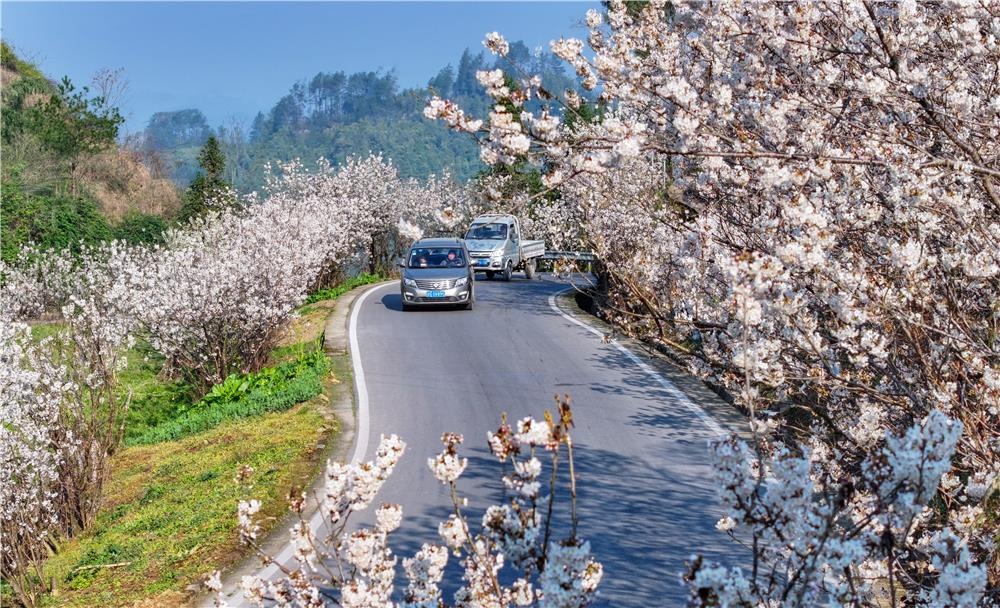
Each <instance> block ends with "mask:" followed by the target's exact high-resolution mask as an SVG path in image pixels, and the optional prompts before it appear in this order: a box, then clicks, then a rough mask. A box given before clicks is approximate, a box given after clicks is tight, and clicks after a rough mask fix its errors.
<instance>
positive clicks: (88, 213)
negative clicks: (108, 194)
mask: <svg viewBox="0 0 1000 608" xmlns="http://www.w3.org/2000/svg"><path fill="white" fill-rule="evenodd" d="M0 215H2V220H0V222H2V223H0V231H2V232H3V235H4V237H3V244H2V246H0V247H2V257H3V259H4V261H6V262H12V261H13V260H14V259H15V258H16V257H17V254H18V252H19V251H20V250H21V248H22V247H23V246H24V245H26V244H28V243H35V244H37V245H38V246H40V247H41V248H42V249H69V250H70V251H72V252H73V253H74V254H79V253H80V251H81V249H82V247H83V246H84V245H87V244H95V243H98V242H100V241H104V240H108V239H110V238H112V236H113V234H114V233H113V232H112V230H111V226H110V225H108V222H107V220H105V219H104V217H103V216H102V215H101V214H100V211H98V209H97V204H96V203H95V202H94V201H93V200H91V199H89V198H85V197H74V196H65V195H59V194H49V195H42V196H28V195H26V194H25V193H24V192H23V191H22V190H21V189H20V188H19V187H18V186H17V185H16V184H4V189H3V197H2V213H0Z"/></svg>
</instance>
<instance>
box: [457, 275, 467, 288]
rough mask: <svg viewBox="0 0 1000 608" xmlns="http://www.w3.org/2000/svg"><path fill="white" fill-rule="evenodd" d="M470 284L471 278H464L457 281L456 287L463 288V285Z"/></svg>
mask: <svg viewBox="0 0 1000 608" xmlns="http://www.w3.org/2000/svg"><path fill="white" fill-rule="evenodd" d="M468 282H469V277H462V278H460V279H458V280H457V281H455V287H461V286H462V285H465V284H466V283H468Z"/></svg>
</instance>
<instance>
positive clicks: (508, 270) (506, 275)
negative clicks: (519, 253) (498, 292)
mask: <svg viewBox="0 0 1000 608" xmlns="http://www.w3.org/2000/svg"><path fill="white" fill-rule="evenodd" d="M513 272H514V265H513V264H511V262H510V260H507V265H506V266H504V267H503V280H504V281H509V280H510V275H511V273H513Z"/></svg>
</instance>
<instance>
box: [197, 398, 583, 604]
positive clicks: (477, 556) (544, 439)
mask: <svg viewBox="0 0 1000 608" xmlns="http://www.w3.org/2000/svg"><path fill="white" fill-rule="evenodd" d="M559 414H560V416H559V421H558V422H553V423H547V422H536V421H535V420H533V419H531V418H525V419H523V420H521V421H520V422H519V423H518V428H519V432H518V433H515V432H514V429H512V428H511V427H510V426H508V425H507V424H506V423H503V424H502V425H501V426H500V428H499V429H498V430H497V431H496V432H495V433H490V434H489V440H490V444H491V447H492V449H493V451H494V453H495V454H498V455H499V454H503V455H504V456H503V458H504V459H507V458H509V459H511V460H512V463H513V466H514V468H515V473H513V474H512V475H510V476H508V477H507V478H505V479H504V482H505V483H507V484H508V486H510V485H511V484H517V485H518V486H519V487H520V488H521V491H520V492H518V493H516V494H515V495H514V496H513V497H512V499H511V502H510V503H509V504H503V505H493V506H490V507H488V508H487V510H486V514H485V515H484V516H483V522H482V532H481V533H479V534H475V535H473V534H472V533H471V532H470V530H469V521H468V520H467V519H466V517H465V516H464V515H463V513H462V509H463V507H464V506H465V502H466V501H465V500H464V499H463V498H461V497H460V496H459V494H458V489H457V484H456V483H455V482H456V481H457V479H458V478H459V476H460V475H461V472H462V470H463V469H464V467H465V465H466V464H467V461H466V459H465V458H459V457H458V455H457V450H458V447H459V446H460V445H461V443H462V440H463V438H462V436H461V435H458V434H455V433H445V434H444V435H443V436H442V438H441V440H442V443H443V444H444V451H443V453H442V455H441V456H438V457H437V458H431V459H430V461H429V462H428V465H429V466H430V468H431V469H432V470H433V471H434V473H435V475H436V476H437V477H438V478H439V480H441V481H442V482H443V483H446V484H449V485H450V487H451V490H452V500H453V507H454V513H453V514H452V515H451V516H450V517H449V518H448V519H447V520H446V521H444V522H442V523H441V524H440V526H439V527H438V532H439V534H440V536H441V538H442V540H443V541H444V543H445V545H444V546H442V545H435V544H424V545H423V546H422V547H421V548H420V550H419V551H418V552H417V553H416V555H414V556H413V557H410V558H405V559H403V560H402V565H403V571H404V573H405V575H406V578H407V585H406V588H405V589H404V590H403V592H402V599H401V601H398V602H397V601H395V600H394V598H393V593H394V587H393V584H394V579H395V574H396V565H397V562H398V560H397V558H396V557H395V556H394V555H393V553H392V551H391V550H390V549H389V536H390V535H391V534H392V533H393V532H394V531H395V530H396V529H398V527H399V525H400V523H401V521H402V509H401V508H400V507H399V505H390V504H383V505H382V506H381V507H379V508H378V509H377V510H376V512H375V522H376V524H375V527H374V528H360V529H357V530H355V531H354V532H350V533H349V532H348V530H347V522H348V518H349V517H350V516H351V515H352V514H353V513H356V512H358V511H360V510H362V509H365V508H367V507H368V506H369V505H370V504H371V503H372V501H373V499H374V498H375V495H376V493H377V492H378V490H379V488H380V487H381V486H382V484H383V483H384V482H385V480H386V479H387V478H388V476H389V475H390V474H391V473H392V470H393V468H394V467H395V465H396V463H397V462H398V460H399V458H400V456H401V455H402V453H403V449H404V447H405V445H404V444H403V442H402V441H401V440H400V439H399V438H398V437H395V436H390V437H383V438H382V441H381V443H380V444H379V448H378V452H377V454H376V457H375V459H374V460H372V461H370V462H364V463H359V464H356V465H344V464H339V463H332V462H331V463H330V464H329V466H328V471H327V486H326V491H325V494H324V496H323V497H321V509H322V513H323V514H324V516H325V517H326V518H327V519H328V523H330V524H331V533H330V536H329V537H328V538H327V539H326V542H325V544H323V545H322V546H320V545H317V543H316V542H315V541H314V539H313V538H312V535H311V533H309V532H308V526H307V525H306V524H305V522H304V521H303V522H302V523H300V524H297V525H296V526H295V527H293V528H292V531H291V532H292V533H291V539H290V543H291V544H292V546H293V547H294V548H295V552H294V556H295V559H296V561H297V562H298V564H299V567H298V568H290V567H287V566H282V571H283V572H284V574H285V577H284V578H282V579H280V580H277V581H264V580H261V579H260V578H258V577H245V578H244V579H243V582H242V584H241V588H242V590H243V592H244V596H245V597H246V598H247V599H249V600H250V601H251V602H252V603H253V604H254V605H257V606H260V605H263V604H264V603H265V602H266V601H273V602H275V603H276V604H277V605H280V606H316V607H319V606H326V605H334V604H339V605H342V606H349V607H352V608H361V607H384V608H391V607H393V606H398V607H399V608H440V607H441V606H444V605H446V604H445V601H444V599H443V598H442V594H441V582H442V580H443V579H444V576H445V567H446V566H447V564H448V553H449V551H451V552H452V553H454V555H455V556H456V557H457V558H459V563H460V564H461V567H462V581H463V583H462V585H461V587H460V588H459V589H458V590H457V591H456V592H455V598H454V599H455V602H454V605H455V606H466V607H469V608H472V607H483V608H487V607H490V608H492V607H495V608H503V607H505V606H510V605H517V606H539V607H551V608H583V607H585V606H588V605H590V604H591V603H592V601H593V600H594V598H595V597H596V593H597V587H598V585H599V583H600V580H601V576H602V574H603V569H602V566H601V564H600V563H598V562H597V561H596V560H594V558H593V556H592V554H591V552H590V547H589V544H588V543H587V542H585V541H582V540H580V539H578V538H577V537H576V520H575V513H576V511H575V504H574V506H573V508H572V510H571V513H572V519H573V529H572V530H571V531H570V532H569V534H568V535H567V536H565V537H564V538H562V539H561V540H548V539H555V538H556V536H555V534H556V531H555V530H553V529H552V528H551V527H549V526H550V525H551V519H549V520H548V521H546V522H545V523H544V524H543V521H542V519H543V517H542V511H541V506H540V505H548V504H549V501H552V500H554V499H555V496H553V495H550V496H545V497H542V496H540V495H539V488H538V487H537V486H538V484H537V481H536V480H537V479H538V478H539V476H540V475H541V474H542V469H543V467H542V463H541V461H539V460H538V459H537V458H536V457H534V456H533V455H532V454H533V453H534V451H535V450H536V448H537V447H539V446H542V447H544V448H545V449H546V450H548V451H549V452H551V454H552V456H553V463H554V462H555V460H556V459H557V458H558V455H559V454H560V452H561V447H560V446H561V445H562V444H564V443H565V444H566V445H570V439H569V429H570V427H571V426H572V416H571V414H570V411H569V404H568V401H567V400H563V401H561V402H560V403H559ZM501 444H503V445H502V446H501ZM522 450H523V451H524V453H525V454H526V457H525V458H523V459H522V458H518V456H519V455H520V454H521V453H522ZM566 456H567V457H568V458H569V459H570V460H571V461H572V452H571V451H569V450H567V453H566ZM552 474H553V476H554V475H555V468H554V465H553V470H552ZM553 482H554V478H553ZM528 484H534V488H533V489H532V490H530V491H526V490H525V488H526V487H527V486H528ZM297 504H298V503H297ZM258 508H259V503H258V502H257V501H244V502H242V503H240V512H239V521H240V529H241V531H242V536H243V539H244V541H245V542H248V543H249V544H251V545H252V546H253V547H255V548H256V549H257V550H258V551H260V547H259V545H257V543H256V527H255V524H254V523H253V515H254V513H255V512H256V510H257V509H258ZM296 510H297V511H298V509H296ZM546 540H548V544H547V546H546V544H545V542H546ZM261 554H262V557H264V559H265V560H269V559H270V558H268V557H267V556H266V554H263V552H262V551H261ZM321 572H322V573H325V574H326V576H325V577H324V576H321V575H320V573H321ZM507 580H511V581H513V582H512V583H510V584H509V585H508V584H505V583H504V582H503V581H507ZM208 586H209V588H210V589H212V590H213V591H215V592H216V593H217V594H218V595H217V598H218V599H217V601H216V605H219V606H222V605H224V599H223V596H222V595H221V593H219V591H220V589H221V585H220V584H219V578H218V576H216V575H213V576H211V577H209V581H208ZM321 589H323V590H326V591H324V592H323V593H321V592H320V590H321ZM329 589H334V590H336V594H335V596H334V594H332V593H331V592H330V591H329ZM324 593H325V595H324Z"/></svg>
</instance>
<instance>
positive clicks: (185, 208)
mask: <svg viewBox="0 0 1000 608" xmlns="http://www.w3.org/2000/svg"><path fill="white" fill-rule="evenodd" d="M198 166H200V167H201V172H199V173H198V175H197V176H196V177H195V178H194V179H193V180H192V181H191V185H190V186H188V189H187V192H185V193H184V203H183V204H182V205H181V209H180V212H178V217H177V219H178V221H180V222H187V221H189V220H191V219H193V218H196V217H201V216H203V215H205V214H206V213H209V212H211V211H222V210H223V209H225V208H226V207H230V206H232V205H234V204H236V202H237V198H236V196H235V195H234V193H233V189H232V186H230V185H229V183H228V182H226V180H225V179H223V177H222V175H223V172H224V171H225V170H226V156H225V154H223V152H222V147H221V146H220V145H219V140H218V139H216V137H215V136H214V135H209V136H208V140H206V141H205V145H204V146H202V148H201V151H200V152H199V153H198Z"/></svg>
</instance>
